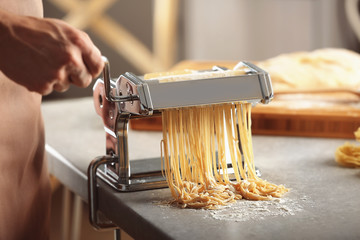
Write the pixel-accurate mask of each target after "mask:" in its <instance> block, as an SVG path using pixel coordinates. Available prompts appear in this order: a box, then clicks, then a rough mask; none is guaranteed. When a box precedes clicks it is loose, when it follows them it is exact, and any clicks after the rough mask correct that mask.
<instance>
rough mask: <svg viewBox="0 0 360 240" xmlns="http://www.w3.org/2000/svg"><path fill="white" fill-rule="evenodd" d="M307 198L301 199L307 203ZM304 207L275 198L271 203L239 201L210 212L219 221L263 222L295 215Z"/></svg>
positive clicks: (285, 199)
mask: <svg viewBox="0 0 360 240" xmlns="http://www.w3.org/2000/svg"><path fill="white" fill-rule="evenodd" d="M305 200H306V197H302V198H300V201H305ZM302 210H303V207H302V206H301V205H300V203H299V202H298V201H297V200H292V199H289V198H274V199H273V200H270V201H250V200H238V201H236V202H234V203H233V204H229V205H226V206H224V207H221V208H219V209H216V210H211V211H209V216H207V217H211V218H214V219H217V220H225V221H233V222H242V221H248V220H261V219H264V218H265V217H268V216H288V215H295V213H296V212H299V211H302Z"/></svg>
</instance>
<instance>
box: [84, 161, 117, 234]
mask: <svg viewBox="0 0 360 240" xmlns="http://www.w3.org/2000/svg"><path fill="white" fill-rule="evenodd" d="M116 161H117V158H115V157H112V156H101V157H97V158H95V159H94V160H93V161H92V162H91V163H90V165H89V167H88V185H89V186H88V201H89V220H90V223H91V225H92V226H93V227H95V228H96V229H97V230H101V229H105V228H106V229H109V228H119V227H118V226H117V225H115V224H114V223H112V222H111V221H109V220H108V221H100V220H99V214H98V213H99V210H98V208H99V206H98V191H97V176H96V171H97V169H98V167H99V166H101V165H103V164H110V163H114V162H116Z"/></svg>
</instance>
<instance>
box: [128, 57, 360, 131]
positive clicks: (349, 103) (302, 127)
mask: <svg viewBox="0 0 360 240" xmlns="http://www.w3.org/2000/svg"><path fill="white" fill-rule="evenodd" d="M235 64H236V62H226V61H224V62H194V61H184V62H180V63H179V64H177V65H176V66H175V67H174V68H173V69H171V71H173V70H181V69H186V68H188V69H211V67H212V66H214V65H218V66H224V67H228V68H232V67H233V66H234V65H235ZM274 95H275V97H274V99H273V101H272V102H270V103H269V104H267V105H263V104H257V105H256V106H255V107H254V108H253V109H252V132H253V134H261V135H282V136H306V137H330V138H354V134H353V132H354V131H355V130H356V129H357V128H358V127H360V99H359V97H357V96H354V95H352V94H349V93H342V94H341V93H331V94H330V93H328V94H287V95H280V94H278V95H277V94H276V92H275V93H274ZM130 127H131V128H132V129H135V130H154V131H161V129H162V125H161V117H150V118H143V119H132V120H131V121H130Z"/></svg>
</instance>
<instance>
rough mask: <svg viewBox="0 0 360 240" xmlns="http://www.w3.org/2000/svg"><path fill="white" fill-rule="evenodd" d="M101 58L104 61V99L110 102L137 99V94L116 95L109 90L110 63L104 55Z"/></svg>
mask: <svg viewBox="0 0 360 240" xmlns="http://www.w3.org/2000/svg"><path fill="white" fill-rule="evenodd" d="M101 58H102V60H103V61H104V69H103V72H102V74H103V78H104V88H105V97H106V100H108V101H110V102H132V101H135V100H139V99H140V97H139V95H133V94H130V95H126V96H118V95H115V96H114V95H113V94H112V92H111V86H110V80H111V76H110V63H109V60H108V59H107V58H106V57H105V56H102V57H101Z"/></svg>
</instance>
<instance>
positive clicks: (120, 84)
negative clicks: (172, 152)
mask: <svg viewBox="0 0 360 240" xmlns="http://www.w3.org/2000/svg"><path fill="white" fill-rule="evenodd" d="M103 60H104V62H105V66H104V70H103V76H102V78H100V79H98V80H97V81H96V83H95V85H94V88H93V100H94V105H95V110H96V113H97V114H98V115H100V116H101V118H102V120H103V124H104V130H105V135H106V155H105V156H101V157H98V158H96V159H94V160H93V161H92V163H91V164H90V166H89V169H88V177H89V205H90V218H91V219H90V221H91V222H92V224H93V225H94V226H95V227H97V228H102V227H107V226H109V224H106V223H99V222H98V218H97V196H96V186H97V182H96V181H97V177H99V178H101V179H102V180H103V181H105V182H106V183H107V184H109V185H110V186H111V187H113V188H114V189H116V190H118V191H137V190H146V189H155V188H162V187H166V186H167V183H166V179H165V177H164V176H163V174H162V172H161V170H160V166H161V159H160V158H158V159H145V160H137V161H131V162H130V160H129V154H128V141H127V133H128V122H129V119H131V118H141V117H148V116H153V115H157V114H161V110H163V109H168V108H179V107H189V106H198V105H209V104H219V103H226V102H235V101H247V102H251V103H254V104H256V103H259V102H261V103H264V104H266V103H268V102H269V101H270V100H271V99H272V98H273V90H272V86H271V80H270V77H269V75H268V73H266V72H265V71H264V70H262V69H260V68H258V67H257V66H255V65H253V64H252V63H249V62H240V63H239V64H238V65H237V66H236V67H235V69H241V70H242V71H243V74H241V75H236V76H223V77H221V72H222V71H226V69H224V68H222V67H218V66H215V67H213V69H211V70H208V72H212V73H214V76H215V77H205V78H200V79H192V80H191V81H175V82H162V81H160V80H159V79H152V80H144V78H143V77H141V76H136V75H134V74H132V73H129V72H127V73H125V74H123V75H121V76H120V77H118V78H117V79H112V78H111V76H110V66H109V62H108V60H107V59H106V58H105V57H103ZM201 72H202V71H199V75H201ZM219 73H220V74H219ZM219 75H220V77H219ZM130 163H131V164H130ZM154 166H155V168H154ZM110 225H111V224H110Z"/></svg>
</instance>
